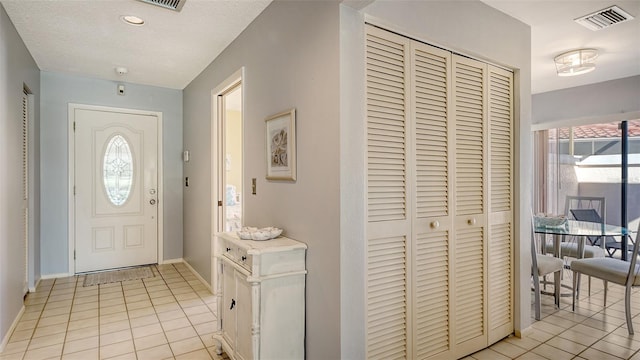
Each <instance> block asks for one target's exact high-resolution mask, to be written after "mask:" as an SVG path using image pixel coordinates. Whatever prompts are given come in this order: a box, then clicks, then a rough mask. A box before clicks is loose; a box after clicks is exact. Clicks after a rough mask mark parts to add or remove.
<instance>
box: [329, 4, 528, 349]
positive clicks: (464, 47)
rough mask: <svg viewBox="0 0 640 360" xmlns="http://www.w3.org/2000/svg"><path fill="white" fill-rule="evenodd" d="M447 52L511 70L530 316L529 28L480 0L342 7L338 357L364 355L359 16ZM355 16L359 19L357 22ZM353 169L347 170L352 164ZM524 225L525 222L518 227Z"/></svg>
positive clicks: (523, 304) (519, 245)
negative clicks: (513, 82) (339, 315)
mask: <svg viewBox="0 0 640 360" xmlns="http://www.w3.org/2000/svg"><path fill="white" fill-rule="evenodd" d="M365 18H366V20H367V21H370V22H373V23H374V24H376V25H379V26H382V27H386V28H389V29H391V30H394V31H396V32H400V33H403V34H408V35H410V36H411V37H413V38H416V39H418V40H422V41H425V42H428V43H431V44H434V45H439V46H442V47H445V48H448V49H449V50H454V51H457V52H461V53H463V54H467V55H473V56H475V57H477V58H480V59H485V60H487V61H490V62H492V63H496V64H500V65H504V66H506V67H509V68H512V69H515V84H516V87H515V107H516V112H515V113H516V135H515V141H514V142H515V143H516V144H517V148H516V153H515V158H516V163H515V167H516V168H515V184H516V189H515V193H516V204H515V205H516V214H515V216H516V218H515V224H516V228H515V235H516V236H515V239H518V240H517V242H516V244H515V257H516V274H515V277H516V288H515V302H516V314H515V315H516V319H515V328H516V331H517V332H519V331H521V330H523V329H525V328H527V327H528V326H529V324H530V322H531V316H530V311H531V309H530V308H531V302H530V296H531V294H530V289H529V287H530V274H531V253H530V250H529V238H530V237H529V236H530V235H529V225H528V224H529V223H530V220H529V213H530V211H529V209H530V208H531V192H532V185H531V183H532V173H531V168H530V167H528V166H521V165H520V164H529V163H530V162H531V161H530V159H531V153H532V150H531V148H532V136H531V129H530V128H531V90H530V89H531V32H530V28H529V26H527V25H525V24H523V23H521V22H520V21H518V20H516V19H514V18H511V17H509V16H507V15H505V14H504V13H501V12H500V11H498V10H495V9H493V8H491V7H489V6H488V5H486V4H484V3H482V2H480V1H471V0H470V1H375V2H373V3H372V4H370V5H368V6H366V7H364V8H363V9H362V10H361V11H359V12H357V11H355V10H353V9H349V8H346V7H344V8H342V11H341V32H340V33H341V38H340V41H341V50H342V53H341V59H340V61H341V69H340V70H341V78H340V81H341V114H340V115H341V128H342V130H341V134H340V135H341V139H342V143H341V144H342V145H341V146H344V147H345V148H344V149H341V159H340V161H341V169H342V172H341V185H343V186H344V188H342V189H341V193H342V199H343V200H342V203H341V214H342V216H343V218H342V219H343V220H342V222H341V231H342V239H341V249H342V252H341V282H342V284H341V294H340V295H341V315H342V316H341V326H342V327H341V346H342V350H341V358H343V359H362V358H365V357H366V349H365V330H364V329H365V325H366V318H365V313H364V311H365V309H364V306H363V304H364V298H365V296H364V295H365V294H364V291H365V283H364V281H365V271H366V263H365V254H366V253H365V251H364V249H365V236H364V234H365V233H366V228H365V224H366V223H365V221H364V214H365V204H366V203H365V201H364V199H365V194H364V190H365V189H366V187H365V179H364V176H365V171H364V169H365V166H364V161H365V157H364V154H365V150H366V149H365V141H364V136H365V134H366V131H365V120H366V118H365V111H364V106H363V104H364V103H365V98H364V94H365V93H364V89H363V85H362V84H363V81H364V80H363V74H364V56H363V53H364V50H363V49H364V45H363V43H364V35H363V34H364V32H363V30H362V28H363V27H364V20H365ZM354 22H357V24H354ZM350 169H351V170H350ZM522 224H523V225H522Z"/></svg>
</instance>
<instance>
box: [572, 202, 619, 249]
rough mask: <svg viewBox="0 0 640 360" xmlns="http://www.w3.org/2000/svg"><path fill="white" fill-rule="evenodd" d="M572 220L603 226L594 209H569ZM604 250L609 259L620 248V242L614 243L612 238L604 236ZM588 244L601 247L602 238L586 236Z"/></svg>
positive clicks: (614, 240) (602, 221)
mask: <svg viewBox="0 0 640 360" xmlns="http://www.w3.org/2000/svg"><path fill="white" fill-rule="evenodd" d="M569 211H570V212H571V215H573V218H574V219H576V220H578V221H590V222H594V223H599V224H604V223H605V222H604V220H603V219H602V218H601V217H600V215H599V214H598V212H597V211H596V210H595V209H570V210H569ZM604 238H605V244H604V248H605V250H606V251H607V254H608V255H609V257H612V256H613V254H615V252H616V251H617V250H620V249H621V248H622V245H621V242H619V241H616V239H615V238H614V237H613V236H604ZM587 240H589V243H590V244H591V245H594V246H601V245H602V244H601V241H602V236H587Z"/></svg>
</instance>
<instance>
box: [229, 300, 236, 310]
mask: <svg viewBox="0 0 640 360" xmlns="http://www.w3.org/2000/svg"><path fill="white" fill-rule="evenodd" d="M235 306H236V301H235V300H234V299H231V307H230V308H229V310H233V308H234V307H235Z"/></svg>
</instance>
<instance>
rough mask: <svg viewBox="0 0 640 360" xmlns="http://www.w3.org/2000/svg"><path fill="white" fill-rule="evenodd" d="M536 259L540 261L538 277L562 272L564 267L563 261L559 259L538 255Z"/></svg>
mask: <svg viewBox="0 0 640 360" xmlns="http://www.w3.org/2000/svg"><path fill="white" fill-rule="evenodd" d="M536 259H537V260H538V276H545V275H547V274H551V273H553V272H556V271H560V270H562V267H563V266H564V262H563V261H562V259H560V258H557V257H553V256H548V255H541V254H538V256H537V257H536Z"/></svg>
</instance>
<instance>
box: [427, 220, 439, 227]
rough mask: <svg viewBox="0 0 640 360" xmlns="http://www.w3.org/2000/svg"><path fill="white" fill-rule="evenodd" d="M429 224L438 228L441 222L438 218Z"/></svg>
mask: <svg viewBox="0 0 640 360" xmlns="http://www.w3.org/2000/svg"><path fill="white" fill-rule="evenodd" d="M429 226H430V227H431V228H432V229H437V228H438V227H439V226H440V222H439V221H438V220H436V221H432V222H431V224H429Z"/></svg>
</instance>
